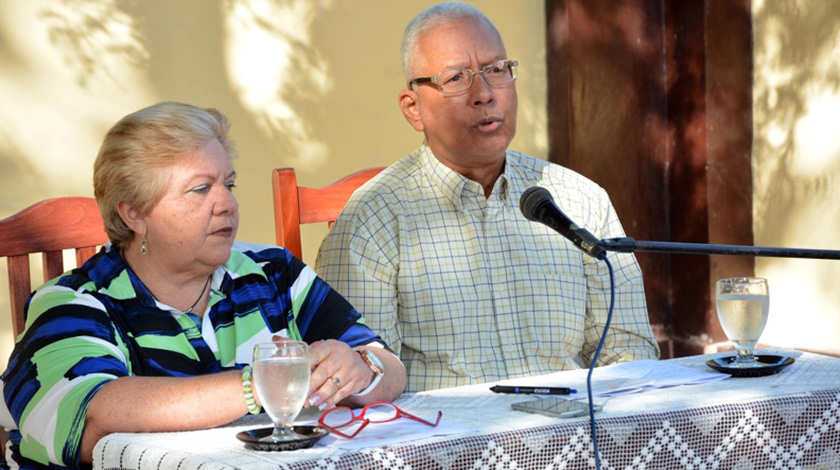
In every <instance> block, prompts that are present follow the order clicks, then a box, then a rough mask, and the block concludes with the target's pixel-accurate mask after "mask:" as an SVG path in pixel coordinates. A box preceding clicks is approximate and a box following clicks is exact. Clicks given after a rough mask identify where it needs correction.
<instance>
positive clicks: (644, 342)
mask: <svg viewBox="0 0 840 470" xmlns="http://www.w3.org/2000/svg"><path fill="white" fill-rule="evenodd" d="M534 185H540V186H544V187H546V188H547V189H548V190H549V191H550V192H551V193H552V195H553V196H554V199H555V202H556V203H557V205H558V206H559V207H560V208H561V209H562V210H563V211H564V212H565V213H566V214H567V215H568V216H569V217H570V218H571V219H572V220H574V221H575V222H577V223H578V224H579V225H580V226H582V227H586V228H587V229H588V230H589V231H591V232H592V233H593V234H594V235H595V236H596V237H599V238H611V237H621V236H624V232H623V229H622V228H621V225H620V223H619V221H618V217H617V215H616V213H615V210H614V209H613V206H612V204H611V203H610V200H609V198H608V196H607V194H606V192H605V191H604V190H603V189H601V188H600V187H599V186H597V185H596V184H595V183H593V182H591V181H589V180H588V179H586V178H584V177H582V176H581V175H579V174H577V173H575V172H572V171H570V170H568V169H565V168H563V167H560V166H558V165H554V164H551V163H548V162H546V161H543V160H539V159H536V158H533V157H529V156H527V155H523V154H521V153H518V152H515V151H510V150H509V151H508V152H507V158H506V164H505V170H504V173H503V174H502V175H501V177H500V178H499V179H498V180H497V182H496V184H495V187H494V188H493V192H492V194H491V195H490V197H489V198H485V196H484V191H483V189H482V187H481V185H480V184H479V183H477V182H474V181H471V180H468V179H467V178H465V177H463V176H461V175H460V174H458V173H456V172H455V171H453V170H451V169H450V168H448V167H446V166H445V165H443V164H441V163H440V162H439V161H438V160H437V159H436V158H435V157H434V155H433V154H432V152H431V151H430V150H429V148H428V147H427V146H425V145H424V146H423V147H421V148H420V149H419V150H417V151H415V152H413V153H412V154H410V155H408V156H406V157H405V158H403V159H401V160H399V161H397V162H396V163H394V164H393V165H391V166H390V167H388V168H387V169H386V170H384V171H383V172H382V173H380V174H379V175H377V176H376V177H375V178H374V179H372V180H371V181H369V182H368V183H367V184H366V185H364V186H363V187H362V188H360V189H359V190H357V191H356V193H355V194H354V195H353V197H352V198H351V200H350V201H349V203H348V204H347V206H346V207H345V209H344V211H343V212H342V214H341V216H340V217H339V218H338V220H337V221H336V224H335V225H334V226H333V228H332V229H331V230H330V233H329V234H328V236H327V238H326V239H325V240H324V242H323V244H322V245H321V250H320V253H319V256H318V260H317V261H316V271H317V272H318V273H319V275H321V276H322V278H323V279H324V280H326V281H327V282H328V283H330V284H331V285H332V286H333V287H334V288H335V289H336V290H338V291H339V292H341V293H342V294H343V295H344V296H345V297H346V298H347V299H348V300H349V301H350V303H352V304H353V305H354V306H355V307H356V309H357V310H358V311H360V312H361V313H362V314H363V315H364V317H365V319H366V321H367V323H368V326H370V327H371V329H372V330H373V331H374V332H376V333H378V334H380V335H381V336H382V338H383V339H384V340H385V341H386V342H387V343H388V345H389V346H391V347H392V348H393V349H394V350H395V351H397V352H398V353H399V354H400V357H401V359H402V360H403V363H404V364H405V366H406V369H407V371H408V386H407V389H408V390H409V391H416V390H425V389H433V388H442V387H452V386H460V385H466V384H472V383H481V382H487V381H495V380H500V379H507V378H515V377H523V376H530V375H537V374H544V373H548V372H553V371H558V370H564V369H573V368H579V367H585V366H588V364H589V363H590V361H591V358H592V356H593V354H594V351H595V348H596V347H597V344H598V340H599V338H600V335H601V332H602V331H603V328H604V324H605V321H606V318H607V312H608V310H609V297H610V281H609V274H608V271H607V267H606V265H605V264H604V263H602V262H598V261H596V260H595V259H593V258H590V257H589V256H587V255H585V254H583V253H582V252H581V251H579V250H578V249H576V248H575V247H574V246H573V245H572V244H571V243H570V242H568V241H567V240H566V239H565V238H563V237H561V236H560V235H558V234H557V233H555V232H553V231H552V230H551V229H549V228H548V227H546V226H544V225H542V224H538V223H534V222H530V221H528V220H527V219H525V217H524V216H523V215H522V214H521V212H520V210H519V198H520V196H521V194H522V192H523V191H524V190H525V189H527V188H529V187H531V186H534ZM609 260H610V262H611V263H612V264H613V267H614V269H615V280H616V286H615V287H616V308H615V314H614V317H613V322H612V325H611V328H610V333H609V335H608V337H607V340H606V343H605V347H604V350H603V351H602V353H601V356H600V360H599V365H600V364H610V363H614V362H620V361H631V360H636V359H648V358H656V357H658V354H659V348H658V347H657V345H656V342H655V340H654V337H653V332H652V330H651V327H650V323H649V319H648V315H647V308H646V303H645V296H644V289H643V284H642V274H641V270H640V269H639V265H638V263H637V262H636V259H635V257H633V256H632V255H631V254H612V253H611V254H610V255H609Z"/></svg>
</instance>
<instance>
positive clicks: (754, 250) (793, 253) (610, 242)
mask: <svg viewBox="0 0 840 470" xmlns="http://www.w3.org/2000/svg"><path fill="white" fill-rule="evenodd" d="M599 245H600V246H601V247H602V248H604V249H605V250H607V251H615V252H618V253H632V252H634V251H649V252H654V253H682V254H688V255H741V256H768V257H776V258H817V259H840V250H814V249H807V248H774V247H769V246H746V245H716V244H707V243H678V242H649V241H637V240H635V239H633V238H605V239H603V240H601V243H599Z"/></svg>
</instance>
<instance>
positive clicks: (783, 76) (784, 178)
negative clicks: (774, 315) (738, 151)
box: [753, 2, 840, 243]
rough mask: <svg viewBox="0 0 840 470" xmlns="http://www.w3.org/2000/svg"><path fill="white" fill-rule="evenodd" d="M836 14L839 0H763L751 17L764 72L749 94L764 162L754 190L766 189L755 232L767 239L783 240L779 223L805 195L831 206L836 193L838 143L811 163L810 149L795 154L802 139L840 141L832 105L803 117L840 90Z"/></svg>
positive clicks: (792, 217) (759, 159)
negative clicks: (815, 117)
mask: <svg viewBox="0 0 840 470" xmlns="http://www.w3.org/2000/svg"><path fill="white" fill-rule="evenodd" d="M827 18H833V19H834V21H827V20H826V19H827ZM838 19H840V4H838V3H837V2H812V3H809V4H808V8H802V7H801V6H800V5H798V4H797V3H795V2H763V4H762V8H761V9H760V10H757V11H756V12H755V16H754V18H753V22H754V24H755V25H757V27H756V33H759V32H760V33H761V35H760V36H758V35H757V36H756V37H755V41H754V43H755V44H756V50H755V56H756V57H755V61H756V65H757V69H756V75H760V76H761V77H762V80H760V81H757V86H756V88H755V90H754V96H753V99H754V103H755V106H754V108H755V110H756V115H755V129H756V132H755V136H756V138H755V143H754V152H753V155H754V156H755V159H756V161H755V165H756V167H760V168H762V170H761V171H762V179H761V180H760V181H757V184H756V191H757V192H758V191H760V194H761V196H763V198H761V199H758V200H756V202H755V209H756V221H755V223H756V232H757V233H762V234H764V236H765V237H766V238H767V239H768V240H769V241H770V242H772V243H782V242H784V240H785V235H786V232H785V230H776V229H777V228H784V227H790V226H791V225H792V224H793V222H795V221H796V220H797V218H796V215H797V212H798V210H799V207H800V206H801V205H802V204H803V203H811V202H813V201H819V200H823V201H831V202H830V204H831V205H832V206H834V205H835V204H836V200H837V196H838V195H840V194H838V192H837V190H838V188H839V187H840V180H838V175H840V144H837V143H835V144H834V150H835V151H834V152H833V155H830V158H828V159H823V161H822V162H820V163H821V164H820V165H814V166H811V168H810V169H805V168H803V163H804V164H808V163H809V162H807V160H806V161H803V160H802V159H807V158H809V157H813V156H814V155H801V154H800V155H798V152H800V151H801V149H802V148H803V147H804V148H808V149H812V150H820V149H819V147H820V145H821V144H822V145H831V141H832V140H833V141H834V142H838V140H837V139H838V138H837V136H836V135H837V134H836V133H837V126H838V124H837V118H838V117H840V112H838V111H837V108H836V106H835V107H834V109H833V115H830V116H828V117H829V118H833V119H831V121H828V120H825V121H811V120H808V121H806V118H807V117H808V116H809V115H810V114H811V113H812V112H813V111H814V109H813V107H814V106H815V104H816V105H819V98H820V97H821V96H825V95H835V96H836V95H838V94H840V66H838V59H840V57H838V54H840V50H838V46H837V44H838V43H837V41H838V38H840V22H838V21H837V20H838ZM832 54H833V57H832ZM835 99H837V98H835ZM834 104H835V105H838V104H840V102H838V101H835V102H834ZM809 107H811V109H809ZM803 125H804V126H807V128H803ZM806 137H810V138H811V139H808V141H806V139H805V138H806ZM815 147H816V148H815ZM821 150H822V151H823V152H825V151H826V150H827V149H825V148H823V149H821ZM829 153H832V152H830V151H829ZM811 163H812V164H813V163H814V162H811Z"/></svg>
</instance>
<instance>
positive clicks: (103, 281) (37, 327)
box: [2, 243, 379, 468]
mask: <svg viewBox="0 0 840 470" xmlns="http://www.w3.org/2000/svg"><path fill="white" fill-rule="evenodd" d="M26 317H27V319H26V329H25V331H24V332H23V334H22V335H20V336H19V337H18V339H17V344H16V346H15V349H14V351H13V353H12V356H11V359H10V360H9V366H8V369H7V370H6V371H5V373H4V374H3V375H2V381H3V387H4V388H3V397H4V399H5V402H6V405H7V406H8V409H9V411H10V412H11V416H12V417H13V419H14V421H15V423H16V425H17V427H18V429H16V430H11V432H10V440H11V444H12V445H11V450H12V455H11V456H7V458H8V457H12V458H13V459H14V462H15V463H17V464H18V465H20V466H21V467H23V468H47V467H48V465H50V464H52V465H53V466H52V467H50V468H62V467H63V468H74V467H78V466H79V465H80V460H79V458H80V455H79V446H80V442H81V436H82V431H83V427H84V423H85V413H86V410H87V407H88V404H89V403H90V400H91V398H92V397H93V395H94V394H95V393H96V391H97V390H99V388H100V387H102V386H103V385H104V384H105V383H107V382H108V381H110V380H113V379H115V378H118V377H124V376H130V375H136V376H171V377H187V376H195V375H200V374H208V373H214V372H220V371H222V370H224V369H229V368H241V367H242V366H243V365H244V364H248V363H250V362H251V355H252V351H253V345H254V344H256V343H260V342H266V341H270V340H271V336H272V335H273V334H280V335H285V336H288V337H290V338H293V339H299V340H303V341H306V342H308V343H311V342H313V341H316V340H319V339H328V338H335V339H338V340H341V341H344V342H346V343H348V344H349V345H351V346H356V345H360V344H365V343H369V342H371V341H379V337H378V336H376V335H375V334H374V333H373V332H372V331H371V330H370V329H369V328H368V327H367V326H365V323H364V320H363V319H362V318H361V316H360V315H359V313H357V312H356V310H354V309H353V307H352V306H351V305H350V304H349V303H348V302H347V301H346V300H345V299H344V298H343V297H341V295H339V294H338V293H337V292H336V291H334V290H333V289H331V288H330V286H329V285H327V284H326V283H325V282H323V281H322V280H321V279H319V278H318V277H317V276H316V275H315V273H314V272H313V271H312V269H310V268H309V267H307V266H306V265H304V264H303V263H302V262H301V261H300V260H298V259H297V258H294V257H293V256H292V255H291V254H290V253H289V252H288V251H287V250H285V249H282V248H277V247H265V246H253V245H247V246H246V245H244V244H240V243H237V244H236V245H234V247H233V250H232V253H231V257H230V259H229V260H228V262H227V263H225V264H224V265H223V266H221V267H219V268H218V269H217V270H216V271H215V273H214V274H213V276H212V281H211V293H210V300H209V303H208V310H207V313H206V314H205V316H204V320H203V322H202V323H201V325H202V326H201V331H199V328H198V327H197V326H196V323H194V322H193V320H191V319H190V318H189V317H188V316H187V315H182V314H181V313H180V312H178V311H177V310H174V309H172V308H171V307H168V306H166V305H164V304H161V303H159V302H157V301H156V300H155V299H154V298H153V297H152V295H151V293H150V292H149V290H148V289H146V287H145V286H144V285H143V283H142V282H141V281H140V280H139V279H138V278H137V276H136V275H135V274H134V272H133V271H132V270H131V269H130V268H129V267H128V266H127V265H126V264H125V261H124V260H123V259H122V258H121V257H120V256H119V254H118V253H117V250H115V249H111V247H110V245H106V246H105V247H104V248H103V249H102V250H101V251H100V252H99V253H98V254H97V255H96V256H94V257H93V258H91V259H90V260H89V261H88V262H87V263H85V264H84V265H83V266H82V267H81V268H78V269H75V270H73V271H69V272H67V273H64V274H63V275H62V276H60V277H58V278H56V279H53V280H52V281H50V282H48V283H46V284H45V285H43V286H41V287H40V288H38V289H37V290H36V291H35V293H34V294H33V295H32V296H31V297H30V299H29V301H28V303H27V306H26ZM11 427H14V426H11Z"/></svg>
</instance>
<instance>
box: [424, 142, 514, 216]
mask: <svg viewBox="0 0 840 470" xmlns="http://www.w3.org/2000/svg"><path fill="white" fill-rule="evenodd" d="M419 152H420V156H421V158H422V159H423V167H425V168H426V169H427V170H428V175H429V180H431V182H432V184H434V185H435V186H437V187H438V189H440V191H439V194H443V195H444V196H445V197H446V198H448V199H449V202H450V203H452V206H453V207H455V209H457V210H458V211H461V210H462V209H463V202H462V201H463V199H462V198H464V197H475V196H476V195H480V196H481V197H484V188H482V187H481V185H480V184H479V183H478V182H476V181H473V180H471V179H469V178H466V177H464V176H463V175H461V174H460V173H458V172H457V171H455V170H453V169H452V168H449V167H448V166H446V165H444V164H443V163H441V161H440V160H438V159H437V157H435V155H434V153H432V150H431V149H430V148H429V146H428V145H426V144H423V146H422V147H420V150H419ZM505 157H506V158H505V169H504V170H503V171H502V174H501V175H500V176H499V179H497V180H496V183H495V184H494V186H493V192H492V193H491V194H490V199H494V198H499V199H500V200H501V203H502V204H506V203H507V201H508V196H509V195H510V183H509V178H508V175H507V171H508V165H507V160H508V159H509V155H506V156H505Z"/></svg>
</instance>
